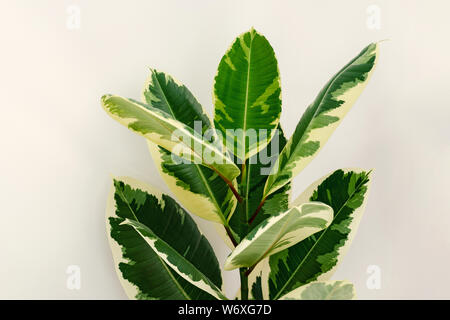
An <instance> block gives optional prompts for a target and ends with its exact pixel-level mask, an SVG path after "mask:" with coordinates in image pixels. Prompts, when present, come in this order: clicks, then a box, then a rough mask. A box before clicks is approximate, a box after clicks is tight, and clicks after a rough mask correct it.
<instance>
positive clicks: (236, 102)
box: [101, 28, 378, 299]
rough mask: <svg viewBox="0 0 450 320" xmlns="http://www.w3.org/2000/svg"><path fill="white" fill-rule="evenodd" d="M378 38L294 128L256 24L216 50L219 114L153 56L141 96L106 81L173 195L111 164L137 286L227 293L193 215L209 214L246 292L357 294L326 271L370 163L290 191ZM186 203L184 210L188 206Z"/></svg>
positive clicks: (256, 295) (337, 255) (357, 87)
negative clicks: (116, 171)
mask: <svg viewBox="0 0 450 320" xmlns="http://www.w3.org/2000/svg"><path fill="white" fill-rule="evenodd" d="M377 56H378V44H377V43H372V44H370V45H368V46H367V47H365V48H364V49H363V50H362V51H361V52H360V53H359V54H358V55H357V56H356V57H355V58H353V59H352V60H351V61H350V62H349V63H347V64H346V65H345V66H344V67H343V68H342V69H341V70H339V71H338V72H337V73H336V74H335V75H334V76H333V77H332V79H331V80H330V81H329V82H327V83H326V84H325V86H324V88H323V89H322V90H321V91H320V92H319V94H318V95H317V97H316V99H315V100H314V101H313V103H312V104H311V105H310V106H308V108H307V109H306V110H305V112H304V114H303V116H302V117H301V118H300V121H299V123H298V125H297V127H296V129H295V132H294V134H293V135H292V136H291V137H290V138H289V139H287V138H286V137H285V136H284V134H283V131H282V129H281V127H280V123H279V119H280V113H281V88H280V76H279V70H278V65H277V60H276V58H275V54H274V51H273V49H272V47H271V45H270V44H269V42H268V41H267V39H266V38H265V37H264V36H263V35H261V34H260V33H258V32H257V31H255V30H254V29H253V28H252V29H251V30H250V31H248V32H245V33H243V34H242V35H240V36H239V37H238V38H236V40H235V41H234V42H233V44H232V45H231V47H230V48H229V49H228V51H227V52H226V53H225V55H224V56H223V58H222V59H221V61H220V63H219V67H218V71H217V75H216V77H215V82H214V98H213V99H214V106H215V109H214V121H213V122H212V121H211V120H210V119H209V117H208V115H207V114H206V113H205V111H204V110H203V108H202V106H201V105H200V104H199V102H198V101H197V100H196V99H195V97H194V96H193V95H192V93H191V92H190V91H189V90H188V89H187V88H186V87H185V86H184V85H182V84H180V83H179V82H177V81H176V80H174V79H173V78H172V77H171V76H169V75H167V74H165V73H164V72H160V71H157V70H153V69H151V70H150V75H149V78H148V80H147V81H146V83H145V86H144V90H143V92H142V101H141V102H140V101H136V100H133V99H127V98H123V97H120V96H117V95H104V96H103V97H102V98H101V103H102V106H103V108H104V109H105V111H106V112H107V113H108V114H109V115H110V116H111V117H112V118H113V119H115V120H117V121H118V122H119V123H121V124H123V125H125V126H126V127H128V128H129V129H130V130H132V131H134V132H135V133H138V134H140V135H142V136H144V137H145V138H146V139H147V142H148V147H149V149H150V152H151V154H152V157H153V159H154V160H155V163H156V165H157V168H158V170H159V172H160V174H161V176H162V178H163V179H164V181H165V182H166V183H167V185H168V186H169V188H170V190H171V191H172V193H173V194H174V195H175V196H176V199H177V200H178V202H177V201H176V200H174V199H173V198H172V197H170V196H169V195H166V194H162V193H161V192H159V191H157V190H155V189H153V188H152V187H150V186H148V185H146V184H144V183H142V182H139V181H136V180H134V179H132V178H127V177H124V178H115V179H114V183H113V189H112V192H111V195H110V198H109V201H108V208H107V215H108V221H107V227H108V234H109V236H110V244H111V247H112V251H113V256H114V259H115V265H116V269H117V272H118V275H119V278H120V281H121V283H122V285H123V287H124V289H125V291H126V292H127V294H128V296H129V297H130V298H136V299H227V297H226V296H225V294H224V293H223V292H222V277H221V269H220V267H219V263H218V261H217V258H216V256H215V254H214V252H213V250H212V248H211V246H210V244H209V243H208V241H207V239H206V238H205V237H204V236H203V235H202V234H201V232H200V231H199V230H198V228H197V226H196V224H195V222H194V220H193V219H192V218H191V217H190V216H189V213H190V214H195V215H198V216H200V217H201V218H204V219H207V220H210V221H211V223H212V224H214V225H215V226H216V227H217V230H218V231H219V232H220V234H221V235H222V236H223V238H224V240H225V241H226V242H227V244H228V245H229V246H230V248H231V250H232V251H231V254H230V255H229V256H228V258H227V260H226V261H225V264H224V269H225V270H232V269H237V268H239V272H240V279H241V287H240V291H239V293H238V295H237V297H236V298H240V299H351V298H353V297H354V296H355V292H354V288H353V285H352V284H351V283H349V282H347V281H331V280H329V279H330V277H331V275H332V273H333V272H334V270H335V268H336V265H337V264H338V262H339V261H340V260H341V259H342V257H343V255H344V254H345V251H346V249H347V248H348V245H349V244H350V242H351V240H352V238H353V237H354V234H355V232H356V228H357V226H358V223H359V220H360V219H361V216H362V213H363V210H364V205H365V200H366V199H367V192H368V187H369V180H370V172H367V171H364V170H361V169H339V170H336V171H334V172H332V173H330V174H329V175H327V176H325V177H322V178H321V179H319V180H317V181H316V182H314V183H313V184H311V185H310V187H308V188H307V189H306V190H305V191H304V192H303V193H302V194H301V195H300V196H299V197H298V198H297V199H296V200H294V201H291V200H290V183H291V181H292V179H293V178H294V177H295V176H296V175H297V174H298V173H299V172H300V171H301V170H302V169H303V168H305V167H306V165H307V164H308V163H309V162H310V161H311V160H312V159H313V158H314V156H315V155H316V154H317V153H318V152H319V150H320V149H321V148H322V147H323V145H324V144H325V142H326V141H327V140H328V138H329V137H330V135H331V134H332V133H333V132H334V130H335V128H336V127H337V126H338V124H339V123H340V122H341V120H342V119H343V117H344V116H345V114H346V113H347V112H348V111H349V109H350V108H351V107H352V105H353V104H354V102H355V100H356V99H357V98H358V96H359V95H360V93H361V92H362V91H363V89H364V87H365V85H366V84H367V82H368V80H369V78H370V76H371V74H372V72H373V70H374V66H375V64H376V60H377ZM188 212H189V213H188Z"/></svg>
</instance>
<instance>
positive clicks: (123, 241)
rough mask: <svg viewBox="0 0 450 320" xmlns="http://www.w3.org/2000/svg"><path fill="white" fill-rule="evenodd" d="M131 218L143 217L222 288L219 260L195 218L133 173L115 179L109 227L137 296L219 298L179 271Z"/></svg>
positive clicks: (121, 273) (119, 267) (125, 281)
mask: <svg viewBox="0 0 450 320" xmlns="http://www.w3.org/2000/svg"><path fill="white" fill-rule="evenodd" d="M125 219H129V220H133V221H137V222H140V223H141V224H143V225H145V226H147V227H148V228H151V229H152V230H154V233H155V235H156V236H157V237H158V238H159V239H162V241H164V242H165V243H167V244H168V245H170V246H171V247H172V248H173V249H174V250H176V251H177V252H179V253H180V254H181V255H182V256H183V257H184V259H185V260H187V261H189V262H190V263H191V264H192V265H193V266H195V267H196V268H197V269H198V270H199V271H200V272H202V273H203V274H204V275H205V276H206V277H208V279H210V280H211V282H212V283H213V284H214V285H215V286H216V287H217V288H220V287H221V286H222V276H221V271H220V268H219V263H218V261H217V258H216V256H215V254H214V251H213V249H212V248H211V245H210V244H209V243H208V241H207V239H206V238H205V237H204V236H203V235H202V234H201V233H200V231H199V230H198V228H197V226H196V224H195V222H194V221H193V220H192V218H191V217H190V216H189V214H187V213H186V212H185V211H184V210H183V209H182V208H181V207H180V206H179V205H178V204H177V203H176V202H175V201H174V200H173V199H172V198H170V197H168V196H166V195H164V194H161V193H160V192H159V191H156V190H153V189H152V188H151V187H149V186H147V185H146V184H144V183H142V182H139V181H136V180H134V179H131V178H120V180H119V178H118V179H117V180H114V187H113V188H112V190H111V193H110V196H109V201H108V206H107V223H106V224H107V229H108V234H109V235H110V237H111V238H109V240H110V241H109V242H110V245H111V250H112V253H113V257H114V261H115V263H114V264H115V267H116V271H117V274H118V277H119V279H120V281H121V284H122V286H123V288H124V289H125V292H126V293H127V295H128V297H129V298H131V299H170V300H173V299H182V300H184V299H195V300H197V299H213V296H211V295H210V294H209V293H207V292H205V291H204V290H202V289H200V288H198V287H197V286H195V285H193V284H192V283H190V282H189V281H187V280H185V279H184V278H183V277H181V276H180V275H179V274H178V273H177V272H175V271H174V270H173V269H172V268H171V267H170V266H169V265H168V264H167V263H166V262H165V261H164V260H163V259H162V258H161V257H160V256H159V255H158V254H156V253H155V252H154V250H153V249H152V248H151V247H150V246H149V245H148V243H147V242H146V241H145V239H143V238H142V236H141V235H140V234H139V233H138V232H137V231H136V230H135V229H134V228H133V227H131V226H129V225H126V224H123V222H124V221H125Z"/></svg>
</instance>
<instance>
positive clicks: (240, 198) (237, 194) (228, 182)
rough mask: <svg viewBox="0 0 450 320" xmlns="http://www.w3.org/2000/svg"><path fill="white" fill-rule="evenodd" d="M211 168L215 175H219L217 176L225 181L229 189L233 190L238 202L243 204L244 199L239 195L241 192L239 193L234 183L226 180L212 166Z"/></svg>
mask: <svg viewBox="0 0 450 320" xmlns="http://www.w3.org/2000/svg"><path fill="white" fill-rule="evenodd" d="M209 168H210V169H212V170H213V171H214V172H215V173H217V174H218V175H219V177H221V178H222V180H223V181H225V183H226V184H227V185H228V187H229V188H230V189H231V191H232V192H233V194H234V196H235V197H236V199H237V201H238V202H239V203H241V202H242V197H241V195H240V194H239V192H237V190H236V188H235V187H234V186H233V183H232V182H231V181H230V180H228V179H227V178H225V177H224V176H223V175H222V174H221V173H220V172H219V171H217V169H216V168H214V167H212V166H209Z"/></svg>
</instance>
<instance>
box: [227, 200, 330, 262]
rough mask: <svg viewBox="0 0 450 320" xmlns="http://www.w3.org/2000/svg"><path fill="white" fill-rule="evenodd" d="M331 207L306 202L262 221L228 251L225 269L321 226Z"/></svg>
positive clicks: (275, 249)
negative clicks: (231, 250) (229, 252)
mask: <svg viewBox="0 0 450 320" xmlns="http://www.w3.org/2000/svg"><path fill="white" fill-rule="evenodd" d="M332 219H333V209H331V207H329V206H327V205H326V204H323V203H320V202H308V203H304V204H302V205H300V206H296V207H294V208H292V209H290V210H288V211H286V212H284V213H281V214H279V215H276V216H273V217H270V218H268V219H267V220H264V221H263V222H262V223H261V224H259V225H258V226H257V227H255V229H253V230H252V231H251V232H250V233H249V234H248V235H247V236H246V237H245V238H244V239H243V240H242V241H241V243H239V245H238V246H237V247H236V248H235V249H234V250H233V252H231V254H230V255H229V256H228V258H227V260H226V261H225V267H224V268H225V270H232V269H235V268H239V267H251V266H254V265H255V264H257V263H258V262H259V261H261V260H262V259H264V258H265V257H268V256H270V255H273V254H275V253H277V252H280V251H282V250H284V249H286V248H289V247H290V246H293V245H295V244H296V243H298V242H299V241H302V240H303V239H305V238H307V237H309V236H310V235H312V234H314V233H316V232H318V231H320V230H323V229H325V228H326V227H327V226H328V225H329V224H330V222H331V220H332Z"/></svg>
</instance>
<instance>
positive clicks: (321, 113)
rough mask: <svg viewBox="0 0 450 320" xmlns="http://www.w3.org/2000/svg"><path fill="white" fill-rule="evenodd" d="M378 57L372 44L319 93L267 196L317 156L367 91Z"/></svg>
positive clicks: (284, 152)
mask: <svg viewBox="0 0 450 320" xmlns="http://www.w3.org/2000/svg"><path fill="white" fill-rule="evenodd" d="M377 56H378V44H376V43H372V44H370V45H369V46H367V47H366V48H364V49H363V50H362V51H361V53H360V54H358V55H357V56H356V57H355V58H354V59H352V60H351V61H350V62H349V63H348V64H347V65H346V66H345V67H344V68H342V69H341V70H340V71H339V72H338V73H337V74H336V75H335V76H334V77H333V78H332V79H331V80H330V81H329V82H328V83H327V84H326V85H325V87H324V88H323V89H322V91H320V93H319V95H318V96H317V98H316V99H315V100H314V102H313V103H312V104H311V105H310V106H309V107H308V108H307V109H306V111H305V113H304V114H303V116H302V118H301V119H300V122H299V123H298V125H297V127H296V129H295V132H294V134H293V136H292V137H291V138H290V139H289V141H288V143H287V144H286V146H285V147H284V148H283V150H282V151H281V154H280V157H279V158H278V159H277V163H276V164H275V166H274V168H273V171H272V174H271V175H270V177H269V179H268V180H267V182H266V185H265V187H264V195H265V196H267V195H269V194H271V193H273V192H275V191H276V190H277V189H279V188H281V187H282V186H283V185H285V184H286V183H287V182H288V181H290V180H291V179H292V178H293V177H295V176H296V175H297V174H298V173H299V172H300V171H301V170H303V168H305V167H306V165H307V164H308V163H309V162H310V161H311V160H312V159H313V158H314V157H315V156H316V155H317V153H318V152H319V150H320V149H321V148H322V147H323V145H324V144H325V143H326V141H327V140H328V138H329V137H330V136H331V134H332V133H333V132H334V130H335V129H336V127H337V126H338V125H339V124H340V122H341V121H342V119H343V118H344V116H345V115H346V114H347V112H348V111H349V110H350V108H351V107H352V106H353V104H354V103H355V101H356V99H357V98H358V97H359V95H360V94H361V92H362V91H363V90H364V88H365V86H366V84H367V82H368V80H369V78H370V76H371V74H372V73H373V70H374V66H375V64H376V60H377Z"/></svg>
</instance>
